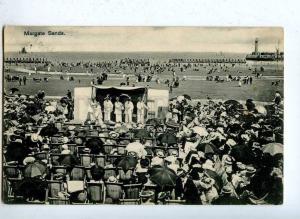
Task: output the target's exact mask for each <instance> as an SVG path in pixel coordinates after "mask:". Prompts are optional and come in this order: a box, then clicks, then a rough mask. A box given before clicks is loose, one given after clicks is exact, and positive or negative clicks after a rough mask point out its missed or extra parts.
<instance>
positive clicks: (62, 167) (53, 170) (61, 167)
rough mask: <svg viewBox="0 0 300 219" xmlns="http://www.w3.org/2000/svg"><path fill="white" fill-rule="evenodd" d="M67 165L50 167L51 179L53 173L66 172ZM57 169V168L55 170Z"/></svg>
mask: <svg viewBox="0 0 300 219" xmlns="http://www.w3.org/2000/svg"><path fill="white" fill-rule="evenodd" d="M67 169H68V167H67V166H62V165H57V166H52V168H51V179H53V175H54V174H57V173H61V174H64V175H66V174H68V171H67ZM57 170H59V171H58V172H57Z"/></svg>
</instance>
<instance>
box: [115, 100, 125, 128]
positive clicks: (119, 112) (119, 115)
mask: <svg viewBox="0 0 300 219" xmlns="http://www.w3.org/2000/svg"><path fill="white" fill-rule="evenodd" d="M122 110H124V107H123V104H122V103H121V102H120V101H119V97H116V102H115V116H116V122H122Z"/></svg>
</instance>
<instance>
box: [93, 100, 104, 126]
mask: <svg viewBox="0 0 300 219" xmlns="http://www.w3.org/2000/svg"><path fill="white" fill-rule="evenodd" d="M94 115H95V120H96V124H97V125H101V124H103V116H102V109H101V105H100V103H96V104H95V108H94Z"/></svg>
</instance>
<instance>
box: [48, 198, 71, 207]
mask: <svg viewBox="0 0 300 219" xmlns="http://www.w3.org/2000/svg"><path fill="white" fill-rule="evenodd" d="M48 203H49V204H50V205H69V204H71V203H70V199H69V198H65V199H61V198H52V197H49V198H48Z"/></svg>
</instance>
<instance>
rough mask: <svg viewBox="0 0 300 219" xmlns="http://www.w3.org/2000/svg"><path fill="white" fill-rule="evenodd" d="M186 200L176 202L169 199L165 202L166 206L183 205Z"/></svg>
mask: <svg viewBox="0 0 300 219" xmlns="http://www.w3.org/2000/svg"><path fill="white" fill-rule="evenodd" d="M185 204H186V200H176V199H170V200H166V205H185Z"/></svg>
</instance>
